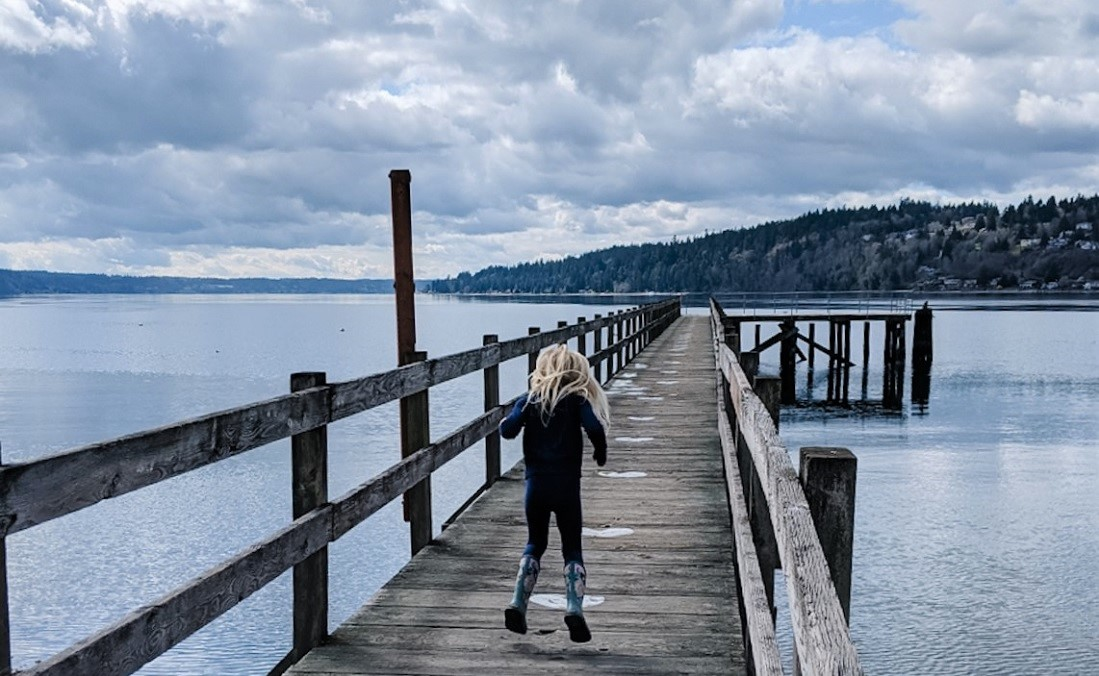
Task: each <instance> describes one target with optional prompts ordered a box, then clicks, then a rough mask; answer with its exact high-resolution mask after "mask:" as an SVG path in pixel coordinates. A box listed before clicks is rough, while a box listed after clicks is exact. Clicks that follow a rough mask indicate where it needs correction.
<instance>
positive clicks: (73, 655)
mask: <svg viewBox="0 0 1099 676" xmlns="http://www.w3.org/2000/svg"><path fill="white" fill-rule="evenodd" d="M679 314H680V302H679V299H678V298H673V299H669V300H665V301H661V302H657V303H652V304H649V305H644V306H640V307H636V308H633V309H630V310H626V311H622V312H616V313H614V314H612V315H609V316H607V317H597V318H595V319H592V320H587V321H581V322H578V323H577V324H573V325H571V326H563V327H561V328H558V329H556V330H552V331H545V332H538V333H535V334H533V335H530V336H524V337H522V338H518V339H515V340H509V341H504V342H489V341H486V342H487V343H488V344H486V345H485V346H483V347H481V348H477V349H473V350H468V351H465V352H460V353H457V354H453V355H449V356H446V357H441V358H438V359H429V360H426V361H421V362H417V363H413V364H409V365H407V366H403V367H400V368H397V369H393V370H391V371H386V372H384V373H378V374H374V375H371V376H366V377H364V378H359V379H355V380H350V381H346V382H337V383H331V384H324V385H320V386H317V387H310V388H308V389H304V390H301V391H297V392H294V393H292V394H289V395H284V396H280V397H276V398H273V399H269V400H266V401H261V402H257V403H254V404H249V405H246V406H241V407H238V408H233V409H229V410H225V411H220V412H217V413H212V414H209V415H206V416H202V417H199V418H195V419H192V420H188V421H183V422H180V423H177V424H174V425H168V426H164V427H160V428H157V429H154V430H149V431H145V432H140V433H137V434H133V435H129V436H125V437H121V438H118V439H114V440H111V441H106V442H102V443H98V444H92V445H90V446H84V447H81V448H77V449H73V450H71V451H67V452H63V453H60V454H57V455H54V456H50V457H46V458H42V459H39V460H33V461H29V462H20V463H13V464H10V465H5V466H3V467H0V535H2V536H6V535H9V534H11V533H15V532H18V531H21V530H25V529H27V528H31V527H33V526H35V525H38V524H41V523H45V522H46V521H49V520H51V519H55V518H57V517H60V516H64V515H65V514H70V513H72V512H75V511H77V510H80V509H83V508H84V507H88V506H90V505H93V504H95V503H97V502H100V501H102V500H106V499H109V498H113V497H116V496H118V495H122V494H124V493H128V492H130V491H133V490H137V489H139V488H142V487H145V486H150V485H152V484H155V483H158V482H160V481H164V480H167V479H170V478H172V477H174V476H178V475H180V474H182V473H184V472H187V471H190V470H192V469H196V468H198V467H202V466H205V465H209V464H212V463H215V462H218V461H221V460H224V459H226V458H229V457H233V456H235V455H239V454H241V453H244V452H246V451H248V450H251V449H254V448H258V447H260V446H263V445H265V444H268V443H271V442H273V441H277V440H279V439H284V438H286V437H290V436H295V435H299V436H300V435H303V434H304V433H306V432H309V431H311V430H318V429H322V428H324V426H325V425H327V424H328V423H330V422H333V421H336V420H340V419H342V418H346V417H348V416H350V415H354V414H356V413H359V412H362V411H366V410H368V409H370V408H374V407H376V406H379V405H382V404H385V403H388V402H392V401H396V400H398V399H401V398H402V397H406V396H408V395H411V394H415V393H417V392H423V391H426V390H428V389H429V388H430V387H432V386H434V385H438V384H439V383H443V382H446V381H448V380H452V379H454V378H458V377H460V376H463V375H466V374H469V373H474V372H476V371H482V370H486V369H492V368H493V367H495V366H498V365H499V364H501V363H503V362H506V361H508V360H510V359H514V358H516V357H520V356H523V355H527V354H536V353H537V352H538V351H539V350H541V349H542V348H544V347H547V346H549V345H553V344H556V343H561V342H565V341H568V340H570V339H574V338H575V339H577V342H578V345H583V344H584V343H586V340H585V338H586V334H588V333H592V332H594V333H595V336H596V340H595V345H596V346H600V345H602V342H601V339H602V337H603V331H604V329H606V331H607V333H608V340H607V346H606V347H605V348H602V349H599V350H598V351H597V352H596V353H594V354H592V355H590V356H589V362H590V363H591V364H592V365H593V366H597V365H602V363H603V362H605V361H606V362H608V367H607V368H606V369H605V372H606V374H607V379H609V378H610V377H611V376H613V375H614V373H615V372H617V370H618V369H621V368H622V367H623V366H625V364H626V363H627V362H628V360H629V358H630V357H632V355H634V354H636V353H637V352H639V351H640V350H641V349H643V348H644V347H645V346H646V345H647V344H648V343H649V342H650V341H651V340H652V339H653V338H655V337H656V336H657V335H659V334H660V332H662V331H663V330H664V329H665V328H666V327H667V326H668V325H670V324H671V322H672V321H674V320H675V319H676V318H677V317H678V316H679ZM627 326H628V327H629V330H627V329H626V328H625V327H627ZM611 335H613V336H614V338H613V339H612V338H611V337H610V336H611ZM612 358H613V365H612V361H611V360H612ZM488 373H491V371H486V392H488V391H489V389H490V388H491V387H492V384H490V380H491V378H490V377H489V375H487V374H488ZM317 375H320V374H317ZM492 397H498V394H493V395H492ZM488 401H490V399H489V397H488V396H486V402H488ZM513 401H514V400H513ZM510 404H511V402H507V403H504V404H496V405H487V404H486V409H487V410H486V412H485V413H484V414H482V415H481V416H478V417H477V418H475V419H474V420H472V421H470V422H469V423H467V424H466V425H464V426H462V427H461V428H459V429H458V430H455V431H454V432H452V433H451V434H449V435H447V436H446V437H445V438H443V439H441V440H439V441H436V442H434V443H431V444H428V445H427V446H425V447H424V448H422V449H420V450H418V451H416V452H415V453H413V454H411V455H409V456H408V457H407V458H405V459H403V460H402V461H400V462H398V463H397V464H395V465H393V466H391V467H389V468H388V469H386V470H385V471H383V472H382V473H381V474H379V475H377V476H376V477H374V478H372V479H370V480H369V481H366V482H364V483H362V484H361V485H359V486H358V487H356V488H354V489H352V490H351V491H348V492H347V493H345V494H344V495H342V496H340V497H338V498H336V499H334V500H332V501H330V502H324V503H323V504H320V505H319V506H317V507H315V508H312V509H310V510H309V511H307V512H306V513H305V514H302V515H301V516H299V517H298V518H296V519H295V520H294V521H293V522H292V523H290V524H289V525H287V526H285V527H284V528H282V529H280V530H279V531H277V532H275V533H273V534H272V535H270V536H268V537H267V538H265V539H263V540H261V541H259V542H257V543H255V544H253V545H252V546H251V547H249V548H247V549H245V550H244V551H241V552H239V553H238V554H236V555H235V556H233V557H231V558H230V559H228V560H226V561H224V562H222V563H221V564H219V565H218V566H216V567H214V568H212V569H210V570H208V571H206V572H205V573H203V574H202V575H200V576H198V577H197V578H195V579H194V580H192V581H191V582H188V583H187V584H184V585H183V586H181V587H179V588H177V589H175V590H174V591H172V592H170V593H169V594H167V595H165V596H163V597H162V598H160V599H158V600H157V601H154V602H152V603H150V604H147V605H145V606H142V607H141V608H139V609H137V610H135V611H133V612H131V613H130V614H128V615H127V616H125V617H123V618H121V619H120V620H118V621H117V622H115V623H114V624H112V625H111V626H109V627H107V628H105V629H103V630H101V631H99V632H97V633H96V634H94V635H92V636H90V637H88V638H86V639H85V640H83V641H81V642H79V643H77V644H75V645H73V646H71V647H70V648H68V649H67V650H65V651H63V652H61V653H58V654H57V655H54V656H53V657H51V658H49V659H47V660H44V661H42V662H39V663H37V664H35V665H34V666H33V667H31V668H29V669H27V670H25V671H21V672H19V673H20V674H36V675H39V674H41V675H45V674H51V675H53V674H56V675H61V674H65V675H78V674H88V675H92V674H95V675H96V676H105V675H108V674H131V673H133V672H135V671H137V670H138V669H139V668H141V666H143V665H144V664H147V663H148V662H150V661H152V660H153V659H155V658H156V657H158V656H159V655H161V654H163V653H164V652H166V651H167V650H169V649H170V648H172V647H173V646H175V645H176V644H178V643H179V642H180V641H182V640H183V639H185V638H186V637H188V636H190V635H191V634H193V633H194V632H195V631H197V630H198V629H200V628H202V627H204V626H206V625H207V624H209V623H210V622H212V621H213V620H214V619H216V618H217V617H219V616H220V615H222V614H223V613H225V612H226V611H228V610H229V609H230V608H232V607H234V606H235V605H236V604H237V603H239V602H241V601H242V600H244V599H245V598H247V597H248V596H249V595H251V594H252V593H253V592H255V591H256V590H258V589H260V588H261V587H263V586H264V585H266V584H267V583H269V582H271V581H272V580H274V579H275V578H276V577H278V576H279V575H281V574H282V573H284V572H285V571H287V570H289V569H290V568H292V567H294V566H296V565H297V564H300V563H302V562H303V561H305V560H306V559H307V558H309V557H310V556H313V555H314V554H316V553H317V552H320V551H321V550H322V549H323V548H325V547H326V546H327V545H328V544H329V543H330V542H333V541H334V540H336V539H338V538H340V537H341V536H343V535H344V534H346V533H347V532H348V531H349V530H350V529H351V528H353V527H355V526H356V525H358V524H360V523H362V522H363V521H364V520H365V519H366V518H368V517H369V516H371V515H372V514H374V513H375V512H377V511H378V510H379V509H381V508H382V507H384V506H385V505H387V504H388V503H389V502H391V501H393V500H394V499H396V498H398V497H400V496H401V495H402V494H404V493H405V492H406V491H408V490H410V489H411V488H413V487H414V486H416V485H417V484H419V483H420V482H422V481H424V480H425V479H427V478H428V477H430V476H431V474H432V472H434V471H435V470H437V469H439V468H440V467H441V466H442V465H444V464H445V463H446V462H448V461H450V460H452V459H453V458H455V457H457V456H458V455H459V454H461V453H462V452H463V451H464V450H466V449H468V448H470V447H471V446H473V445H474V444H476V443H478V442H479V441H481V440H483V439H485V438H486V437H488V436H489V435H491V434H492V433H493V432H494V431H495V430H496V427H497V425H498V424H499V422H500V420H502V419H503V417H504V415H505V414H506V411H507V407H508V406H509V405H510ZM489 453H491V451H489ZM497 463H498V461H497ZM488 483H491V480H490V479H489V478H486V484H488ZM0 543H2V538H0ZM0 575H3V580H0V582H6V568H5V569H2V570H0ZM324 579H325V585H326V584H327V582H326V580H327V577H326V574H325V578H324ZM326 588H327V587H326V586H325V589H326ZM0 611H2V612H3V615H4V618H5V619H6V616H7V608H2V609H0ZM2 627H3V628H7V623H6V622H5V623H3V625H2ZM300 657H301V655H300V654H297V653H296V652H295V651H291V654H290V655H288V658H287V659H285V660H284V661H283V662H282V663H280V665H279V666H278V667H276V669H275V672H281V670H282V669H283V668H285V667H287V666H289V664H292V663H293V661H294V660H296V659H297V658H300ZM5 667H6V669H5ZM275 672H273V673H275ZM0 673H10V665H0Z"/></svg>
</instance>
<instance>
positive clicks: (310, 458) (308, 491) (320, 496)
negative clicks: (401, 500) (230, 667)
mask: <svg viewBox="0 0 1099 676" xmlns="http://www.w3.org/2000/svg"><path fill="white" fill-rule="evenodd" d="M326 382H327V376H326V375H325V374H324V373H321V372H312V373H294V374H292V375H291V376H290V391H291V392H300V391H301V390H308V389H310V388H313V387H320V386H322V385H324V384H325V383H326ZM290 454H291V472H292V477H291V487H292V493H293V514H294V518H295V519H297V518H299V517H301V516H304V515H305V514H307V513H308V512H310V511H312V510H314V509H316V508H317V507H320V506H321V505H323V504H324V503H326V502H328V427H327V426H326V425H321V426H320V427H318V428H316V429H313V430H309V431H308V432H301V433H299V434H295V435H293V436H292V437H290ZM326 636H328V547H322V548H321V549H320V550H319V551H318V552H317V553H316V554H313V555H312V556H310V557H309V558H307V559H306V560H304V561H302V562H301V563H299V564H297V565H296V566H294V652H293V655H294V658H293V659H294V661H295V662H296V661H298V660H300V659H301V658H302V657H304V656H305V654H306V653H307V652H309V651H310V650H312V649H313V648H315V647H317V646H318V645H320V643H321V641H323V640H324V639H325V637H326Z"/></svg>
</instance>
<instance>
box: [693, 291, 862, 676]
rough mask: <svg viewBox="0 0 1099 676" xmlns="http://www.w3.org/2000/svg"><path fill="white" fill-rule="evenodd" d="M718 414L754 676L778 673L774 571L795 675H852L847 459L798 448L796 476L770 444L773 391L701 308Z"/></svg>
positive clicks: (851, 482)
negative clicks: (779, 574)
mask: <svg viewBox="0 0 1099 676" xmlns="http://www.w3.org/2000/svg"><path fill="white" fill-rule="evenodd" d="M710 316H711V326H712V331H713V335H714V357H715V362H716V368H717V380H718V384H719V388H718V397H717V400H718V401H717V406H718V427H719V431H720V436H721V446H722V455H723V461H724V465H725V479H726V484H727V489H728V499H729V509H730V513H731V516H732V528H733V538H734V542H735V545H734V548H735V552H736V558H737V577H738V580H737V581H738V584H739V587H740V592H741V604H742V607H741V616H742V620H743V626H744V643H745V647H746V650H747V651H748V653H749V657H748V664H749V666H750V668H751V670H752V672H753V673H755V674H769V675H772V674H782V673H783V670H782V660H781V657H780V654H779V648H778V641H777V639H776V635H775V605H774V604H775V593H774V571H775V569H776V568H781V569H782V570H783V572H784V574H785V579H786V592H787V600H788V606H789V615H790V621H791V624H792V627H793V633H794V644H795V656H794V657H795V663H796V664H797V665H798V669H797V670H798V671H799V672H800V673H803V674H861V673H862V667H861V666H860V664H859V656H858V653H857V651H856V650H855V646H854V644H853V643H852V641H851V634H850V631H849V629H848V618H849V616H850V594H851V548H852V547H851V546H852V535H853V528H854V495H855V466H856V461H855V457H854V456H853V455H852V454H851V453H850V451H848V450H847V449H838V448H803V449H801V460H800V464H801V475H800V477H799V475H798V473H797V472H796V471H795V470H794V467H793V465H792V463H791V462H790V457H789V453H788V451H787V449H786V446H785V445H784V444H783V442H782V439H781V438H780V437H779V435H778V407H779V389H780V383H779V382H778V380H777V379H775V378H763V377H760V376H757V374H756V369H757V368H758V360H751V363H743V364H742V362H741V358H740V354H738V349H737V344H738V341H734V340H733V337H734V336H735V332H734V331H731V330H727V325H728V323H727V322H726V321H725V319H726V316H725V312H724V310H723V309H722V307H721V305H720V304H719V303H718V302H717V301H716V300H714V299H711V301H710Z"/></svg>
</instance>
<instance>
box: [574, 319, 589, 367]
mask: <svg viewBox="0 0 1099 676" xmlns="http://www.w3.org/2000/svg"><path fill="white" fill-rule="evenodd" d="M586 321H588V320H587V319H586V318H584V317H577V318H576V323H577V324H583V323H584V322H586ZM576 351H577V352H579V353H580V354H582V355H584V356H585V357H586V356H588V334H587V333H585V332H582V333H581V334H580V335H579V336H577V337H576Z"/></svg>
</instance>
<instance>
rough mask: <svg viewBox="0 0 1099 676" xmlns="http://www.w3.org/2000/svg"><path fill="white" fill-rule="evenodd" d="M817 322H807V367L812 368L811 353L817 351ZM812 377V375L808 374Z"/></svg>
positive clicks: (813, 353)
mask: <svg viewBox="0 0 1099 676" xmlns="http://www.w3.org/2000/svg"><path fill="white" fill-rule="evenodd" d="M816 345H817V323H816V322H809V368H810V369H811V368H813V355H815V354H816V352H817V347H816ZM810 377H812V376H810Z"/></svg>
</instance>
